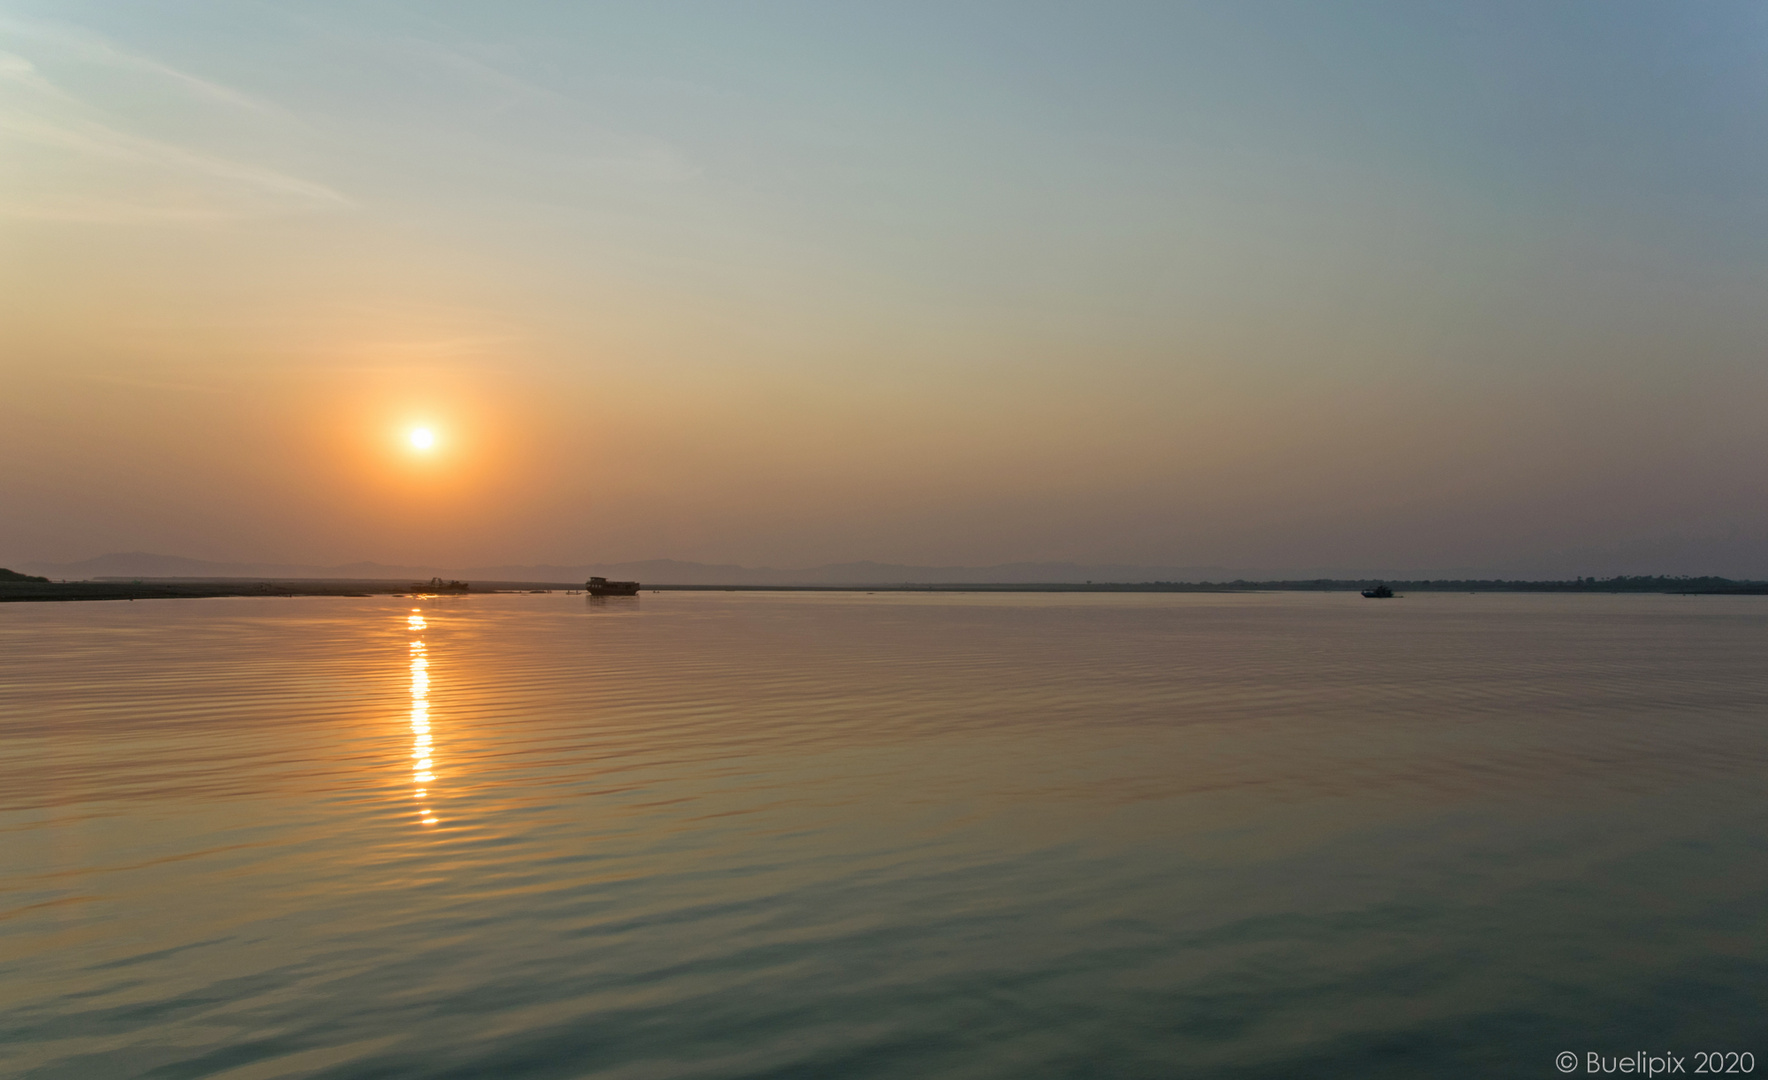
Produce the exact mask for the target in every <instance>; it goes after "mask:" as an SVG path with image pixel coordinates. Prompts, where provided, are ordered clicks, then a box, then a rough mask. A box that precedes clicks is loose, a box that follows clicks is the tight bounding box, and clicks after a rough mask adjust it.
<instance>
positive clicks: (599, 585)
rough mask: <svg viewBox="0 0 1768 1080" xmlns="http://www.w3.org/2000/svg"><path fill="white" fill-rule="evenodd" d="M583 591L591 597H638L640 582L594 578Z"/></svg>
mask: <svg viewBox="0 0 1768 1080" xmlns="http://www.w3.org/2000/svg"><path fill="white" fill-rule="evenodd" d="M583 589H584V591H585V592H587V593H589V595H591V596H637V595H638V582H636V581H609V580H608V579H607V578H605V577H592V578H590V579H589V583H588V584H587V585H585V586H584V587H583Z"/></svg>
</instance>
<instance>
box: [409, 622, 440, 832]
mask: <svg viewBox="0 0 1768 1080" xmlns="http://www.w3.org/2000/svg"><path fill="white" fill-rule="evenodd" d="M405 625H406V627H407V628H408V629H409V630H410V631H411V632H412V633H413V634H414V635H417V636H416V637H414V638H413V640H412V642H411V760H412V765H411V782H412V787H413V794H412V798H414V799H416V800H417V810H418V820H419V821H421V822H422V823H423V824H425V825H434V824H436V814H435V812H434V811H433V810H431V809H430V805H429V798H430V783H431V782H432V781H433V780H435V779H436V772H435V758H434V757H433V755H432V754H431V750H432V748H433V740H432V737H431V735H430V657H429V650H428V648H427V647H426V646H425V644H424V639H423V637H422V635H423V632H424V631H425V630H426V629H428V628H429V624H428V623H426V622H425V621H424V616H423V612H422V611H421V610H420V609H418V608H412V609H411V616H410V617H409V618H407V619H406V620H405Z"/></svg>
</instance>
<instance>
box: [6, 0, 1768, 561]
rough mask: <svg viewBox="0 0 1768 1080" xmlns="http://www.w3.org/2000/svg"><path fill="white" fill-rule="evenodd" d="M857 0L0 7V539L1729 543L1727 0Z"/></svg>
mask: <svg viewBox="0 0 1768 1080" xmlns="http://www.w3.org/2000/svg"><path fill="white" fill-rule="evenodd" d="M867 8H868V6H863V5H855V4H828V3H804V4H733V3H707V4H646V5H634V4H621V5H613V4H609V5H594V4H583V3H510V2H499V3H473V4H464V3H436V2H429V0H425V2H415V0H413V2H404V3H401V2H388V3H365V2H361V0H352V2H348V3H332V4H327V3H300V4H293V3H291V4H264V3H242V2H238V0H227V2H215V3H195V2H192V3H154V2H143V0H129V2H113V3H82V2H80V0H52V2H51V0H42V2H31V0H19V2H14V0H0V376H3V379H0V565H5V564H6V563H7V562H8V561H11V562H14V563H17V562H29V561H43V560H68V559H78V558H85V557H88V556H91V555H96V554H100V553H102V552H106V551H118V550H136V549H140V550H149V551H160V552H166V553H170V554H180V555H189V556H195V557H199V558H219V559H241V560H253V561H266V560H275V561H298V562H319V563H331V562H344V561H350V560H356V559H375V560H380V561H385V562H399V563H423V562H428V563H432V564H438V565H462V566H464V565H483V564H487V563H507V562H518V563H521V562H555V563H559V562H564V563H576V562H587V561H594V560H610V561H611V560H619V559H635V558H660V557H672V558H681V559H694V560H703V561H717V562H727V561H728V562H741V563H747V564H751V565H763V564H765V565H776V566H792V565H809V564H814V563H820V562H828V561H845V560H854V559H877V560H882V561H890V562H909V563H945V564H949V563H973V564H982V563H997V562H1006V561H1016V560H1027V559H1033V560H1041V559H1053V560H1069V559H1072V560H1078V561H1085V562H1105V561H1114V562H1130V563H1143V564H1163V565H1194V564H1209V563H1215V564H1227V565H1233V566H1253V567H1318V566H1346V567H1353V566H1354V567H1370V568H1377V569H1386V570H1392V571H1398V570H1408V569H1432V568H1442V567H1469V566H1488V565H1493V566H1495V565H1507V564H1514V563H1516V562H1517V561H1518V560H1528V559H1531V558H1538V557H1544V556H1546V555H1549V554H1551V553H1554V552H1564V551H1575V550H1583V549H1605V548H1607V549H1615V548H1624V547H1627V546H1629V545H1631V546H1632V547H1633V548H1635V549H1637V548H1639V547H1640V546H1641V545H1643V546H1645V547H1647V548H1650V549H1651V550H1660V549H1661V550H1664V551H1667V552H1674V551H1675V550H1676V545H1677V543H1679V542H1680V541H1681V540H1700V539H1702V538H1713V537H1729V538H1731V543H1732V549H1733V550H1736V549H1738V544H1740V543H1741V544H1742V545H1743V547H1744V548H1745V549H1748V548H1750V545H1751V544H1754V545H1755V548H1756V549H1759V550H1760V551H1762V552H1763V553H1764V554H1765V556H1768V543H1762V542H1761V541H1762V540H1763V538H1764V537H1768V498H1765V496H1768V434H1765V427H1768V425H1765V424H1764V412H1765V409H1764V406H1765V405H1768V6H1765V5H1762V4H1760V3H1716V2H1714V3H1698V4H1684V3H1669V2H1662V3H1652V4H1629V3H1618V2H1609V0H1604V2H1592V3H1551V2H1541V0H1529V2H1519V3H1512V4H1503V3H1490V2H1482V3H1468V4H1429V3H1421V2H1419V0H1403V2H1395V3H1332V4H1322V3H1296V4H1287V3H1255V2H1247V0H1234V2H1225V3H1201V4H1178V3H1151V4H1094V3H1089V4H1060V5H1058V4H1049V5H1036V4H1029V3H1002V4H951V3H937V4H931V3H930V4H924V5H915V4H908V3H898V2H892V3H888V4H884V3H879V4H874V5H869V10H868V9H867ZM419 425H427V426H429V427H431V428H432V429H434V431H435V432H436V434H437V438H438V445H437V448H436V449H435V450H434V451H431V452H430V453H428V454H425V453H420V452H417V451H414V450H413V449H411V447H410V446H409V444H408V443H407V442H406V441H405V435H406V433H407V432H408V431H409V429H410V428H412V427H414V426H419ZM1654 545H1655V546H1654ZM1666 558H1667V559H1669V562H1675V560H1676V558H1681V556H1673V557H1672V556H1666ZM1695 561H1697V562H1698V561H1699V560H1698V559H1696V560H1695ZM1684 562H1685V563H1686V560H1684ZM1598 569H1601V568H1600V567H1598V566H1596V565H1594V564H1593V565H1592V566H1591V570H1592V571H1593V572H1594V571H1596V570H1598ZM1663 569H1665V570H1670V571H1691V570H1701V569H1716V570H1719V571H1721V572H1734V573H1735V572H1742V571H1743V569H1747V568H1739V567H1737V566H1695V565H1692V564H1686V565H1668V564H1666V565H1665V566H1663ZM1764 569H1768V558H1765V559H1764Z"/></svg>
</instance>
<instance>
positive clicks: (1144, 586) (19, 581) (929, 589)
mask: <svg viewBox="0 0 1768 1080" xmlns="http://www.w3.org/2000/svg"><path fill="white" fill-rule="evenodd" d="M462 585H463V587H462V588H460V589H454V590H449V593H448V594H449V595H454V596H460V595H467V594H469V593H470V594H472V595H478V594H481V593H521V592H569V591H580V590H582V589H583V587H584V586H583V583H582V582H549V581H495V580H485V581H471V582H465V583H462ZM1377 585H1386V586H1387V587H1388V588H1390V589H1392V590H1394V592H1395V593H1397V594H1399V595H1400V596H1404V595H1406V594H1407V593H1426V592H1439V593H1494V592H1509V593H1671V594H1677V595H1682V596H1763V595H1768V581H1739V580H1734V579H1732V578H1723V577H1710V576H1709V577H1669V576H1665V575H1659V576H1656V577H1651V576H1636V577H1612V578H1601V579H1598V578H1573V579H1571V580H1569V581H1511V580H1503V579H1482V580H1460V579H1443V578H1435V579H1430V580H1418V581H1406V580H1402V579H1397V578H1384V579H1381V578H1357V579H1351V578H1309V579H1306V580H1295V581H1244V580H1235V581H1141V582H1109V581H1085V582H1067V583H1064V582H1051V583H1021V584H1009V583H977V584H962V583H917V582H906V581H905V582H878V583H875V584H870V585H864V584H861V585H675V584H670V583H667V582H659V583H656V584H646V585H645V586H644V591H647V592H859V593H868V592H880V593H882V592H921V593H933V592H940V593H1249V592H1361V591H1363V590H1364V589H1373V588H1374V587H1376V586H1377ZM427 591H428V590H427V587H426V586H423V585H421V584H420V585H413V584H411V583H410V582H392V581H385V580H364V579H348V580H346V579H331V580H312V579H306V580H290V579H286V578H284V579H268V578H230V579H209V580H200V579H191V578H128V579H118V578H110V579H97V580H88V581H50V580H49V579H48V578H41V577H30V576H28V575H25V574H20V573H17V572H15V571H12V570H0V603H3V602H9V601H10V602H21V601H55V600H174V599H195V598H199V597H217V596H286V597H293V596H408V595H419V594H423V593H427Z"/></svg>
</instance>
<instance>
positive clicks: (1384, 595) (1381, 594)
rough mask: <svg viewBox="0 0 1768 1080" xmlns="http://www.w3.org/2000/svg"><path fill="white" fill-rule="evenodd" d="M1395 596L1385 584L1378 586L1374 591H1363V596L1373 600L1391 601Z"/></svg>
mask: <svg viewBox="0 0 1768 1080" xmlns="http://www.w3.org/2000/svg"><path fill="white" fill-rule="evenodd" d="M1393 594H1394V591H1393V590H1392V589H1390V588H1388V587H1387V586H1386V585H1385V584H1382V585H1377V586H1375V587H1374V588H1373V589H1364V590H1363V595H1364V596H1367V597H1368V598H1369V599H1371V600H1389V599H1392V598H1393Z"/></svg>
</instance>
